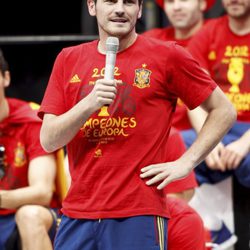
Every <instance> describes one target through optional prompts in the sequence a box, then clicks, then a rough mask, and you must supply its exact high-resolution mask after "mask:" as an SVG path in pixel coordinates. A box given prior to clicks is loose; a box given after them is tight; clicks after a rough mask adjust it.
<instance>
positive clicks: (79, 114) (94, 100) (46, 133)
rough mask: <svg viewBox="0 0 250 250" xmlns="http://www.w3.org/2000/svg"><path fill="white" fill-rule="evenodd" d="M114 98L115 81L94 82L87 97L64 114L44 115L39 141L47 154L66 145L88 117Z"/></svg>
mask: <svg viewBox="0 0 250 250" xmlns="http://www.w3.org/2000/svg"><path fill="white" fill-rule="evenodd" d="M115 96H116V81H115V80H114V81H107V80H104V79H101V80H98V81H96V84H95V86H94V88H93V90H92V91H91V92H90V94H89V95H88V96H86V97H85V98H84V99H82V100H81V101H79V102H78V103H77V104H76V105H75V106H74V107H72V108H71V109H70V110H69V111H67V112H66V113H64V114H62V115H60V116H56V115H52V114H45V116H44V120H43V124H42V128H41V133H40V140H41V144H42V146H43V148H44V150H46V151H47V152H53V151H55V150H57V149H59V148H62V147H63V146H65V145H66V144H68V143H69V142H70V141H71V140H72V139H73V137H74V136H75V135H76V134H77V132H78V131H79V130H80V128H81V127H82V126H83V124H84V123H85V122H86V121H87V119H88V118H89V116H90V115H91V114H92V113H94V112H95V111H97V110H98V109H100V108H101V107H102V106H104V105H109V104H111V103H112V102H113V100H114V99H115Z"/></svg>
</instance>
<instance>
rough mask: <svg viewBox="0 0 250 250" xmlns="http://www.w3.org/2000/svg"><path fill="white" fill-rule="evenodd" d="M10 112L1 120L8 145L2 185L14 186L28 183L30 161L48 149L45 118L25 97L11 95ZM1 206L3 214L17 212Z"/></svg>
mask: <svg viewBox="0 0 250 250" xmlns="http://www.w3.org/2000/svg"><path fill="white" fill-rule="evenodd" d="M7 101H8V105H9V109H10V111H9V116H8V118H6V119H5V120H3V121H2V122H1V123H0V144H1V145H3V146H4V147H5V158H4V162H5V164H4V165H5V171H6V172H5V176H4V177H3V178H2V179H0V189H3V190H12V189H17V188H22V187H26V186H28V166H29V162H30V161H31V160H32V159H34V158H36V157H38V156H42V155H46V154H47V153H46V152H45V151H44V150H43V149H42V147H41V145H40V140H39V134H40V128H41V120H40V119H39V118H38V117H37V111H35V110H32V109H31V106H30V105H29V104H28V103H27V102H24V101H21V100H17V99H7ZM14 212H15V211H13V210H8V209H0V214H1V215H3V214H10V213H14Z"/></svg>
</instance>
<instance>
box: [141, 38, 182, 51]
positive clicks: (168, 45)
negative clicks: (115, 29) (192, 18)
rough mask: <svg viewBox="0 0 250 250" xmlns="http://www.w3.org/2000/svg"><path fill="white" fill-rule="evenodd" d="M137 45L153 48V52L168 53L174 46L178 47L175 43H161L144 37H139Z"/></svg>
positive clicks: (161, 41)
mask: <svg viewBox="0 0 250 250" xmlns="http://www.w3.org/2000/svg"><path fill="white" fill-rule="evenodd" d="M139 43H140V44H143V45H144V46H147V47H155V48H154V50H157V51H159V52H161V51H160V49H162V50H163V51H164V50H166V51H168V50H172V49H173V48H175V47H176V46H177V47H178V45H177V42H176V41H163V40H160V39H157V38H154V37H144V36H141V35H140V36H139Z"/></svg>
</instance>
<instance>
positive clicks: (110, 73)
mask: <svg viewBox="0 0 250 250" xmlns="http://www.w3.org/2000/svg"><path fill="white" fill-rule="evenodd" d="M118 48H119V39H118V38H117V37H113V36H110V37H108V38H107V40H106V62H105V73H104V79H105V80H114V69H115V61H116V53H117V51H118Z"/></svg>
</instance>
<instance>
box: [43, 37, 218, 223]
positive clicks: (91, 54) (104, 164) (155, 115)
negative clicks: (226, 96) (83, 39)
mask: <svg viewBox="0 0 250 250" xmlns="http://www.w3.org/2000/svg"><path fill="white" fill-rule="evenodd" d="M97 43H98V42H97V41H93V42H90V43H85V44H81V45H78V46H74V47H70V48H67V49H64V50H63V51H62V52H61V53H60V54H59V55H58V57H57V59H56V62H55V64H54V68H53V71H52V74H51V77H50V81H49V84H48V87H47V89H46V92H45V96H44V99H43V101H42V105H41V108H40V112H39V116H40V117H42V116H43V114H44V113H53V114H55V115H60V114H63V113H64V112H66V111H67V110H69V109H71V108H72V107H73V106H74V105H75V104H76V103H78V102H79V101H80V100H81V99H82V98H84V97H85V96H86V95H87V94H88V93H89V92H90V91H91V90H92V88H93V84H94V83H95V81H96V80H97V79H98V78H102V77H103V71H104V65H105V55H102V54H100V53H99V52H98V51H97ZM128 63H129V65H128ZM115 78H116V79H117V80H121V81H122V82H123V85H121V86H119V87H118V93H117V97H116V100H115V101H114V103H113V104H112V105H110V106H109V109H108V111H109V114H110V116H108V117H103V116H100V115H99V111H98V112H96V113H94V114H93V115H91V117H89V119H88V121H87V122H86V123H85V124H84V125H83V127H82V129H81V130H80V131H79V132H78V134H77V135H76V136H75V137H74V139H73V140H72V141H71V142H70V143H69V144H68V146H67V152H68V157H69V167H70V173H71V176H72V184H71V187H70V190H69V192H68V194H67V197H66V199H65V200H64V202H63V210H62V211H63V213H64V214H66V215H67V216H69V217H73V218H92V219H95V218H115V217H127V216H135V215H141V214H144V215H146V214H151V215H152V214H154V215H160V216H164V217H168V216H169V213H168V209H167V206H166V197H165V194H164V191H163V190H161V191H159V190H157V189H156V187H148V186H146V185H145V180H142V179H140V177H139V175H140V172H141V168H143V167H145V166H148V165H150V164H155V163H161V162H164V161H165V159H164V157H165V154H164V152H163V151H164V148H165V144H166V140H167V138H168V134H169V130H170V125H171V120H172V115H173V111H174V109H175V105H176V101H177V96H180V97H181V98H182V99H183V100H184V101H185V103H186V104H187V105H188V106H189V108H191V109H192V108H195V107H196V106H198V105H199V104H200V103H201V102H203V101H204V100H205V99H206V98H207V97H208V96H209V95H210V94H211V93H212V91H213V90H214V88H215V87H216V84H215V83H214V82H213V81H212V80H211V79H210V78H209V77H208V76H207V75H206V74H205V73H204V72H203V71H202V70H201V69H200V68H199V67H198V64H197V63H196V62H195V61H194V60H193V59H192V57H191V56H190V55H189V54H188V53H187V52H186V50H185V49H183V48H182V47H180V46H178V45H176V44H175V43H170V42H167V43H166V42H164V43H163V42H161V41H157V40H156V39H146V38H145V37H142V36H138V38H137V40H136V42H135V43H134V44H133V45H132V46H130V47H129V48H127V49H126V50H124V51H122V52H119V53H118V54H117V59H116V69H115ZM139 145H140V146H139Z"/></svg>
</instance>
